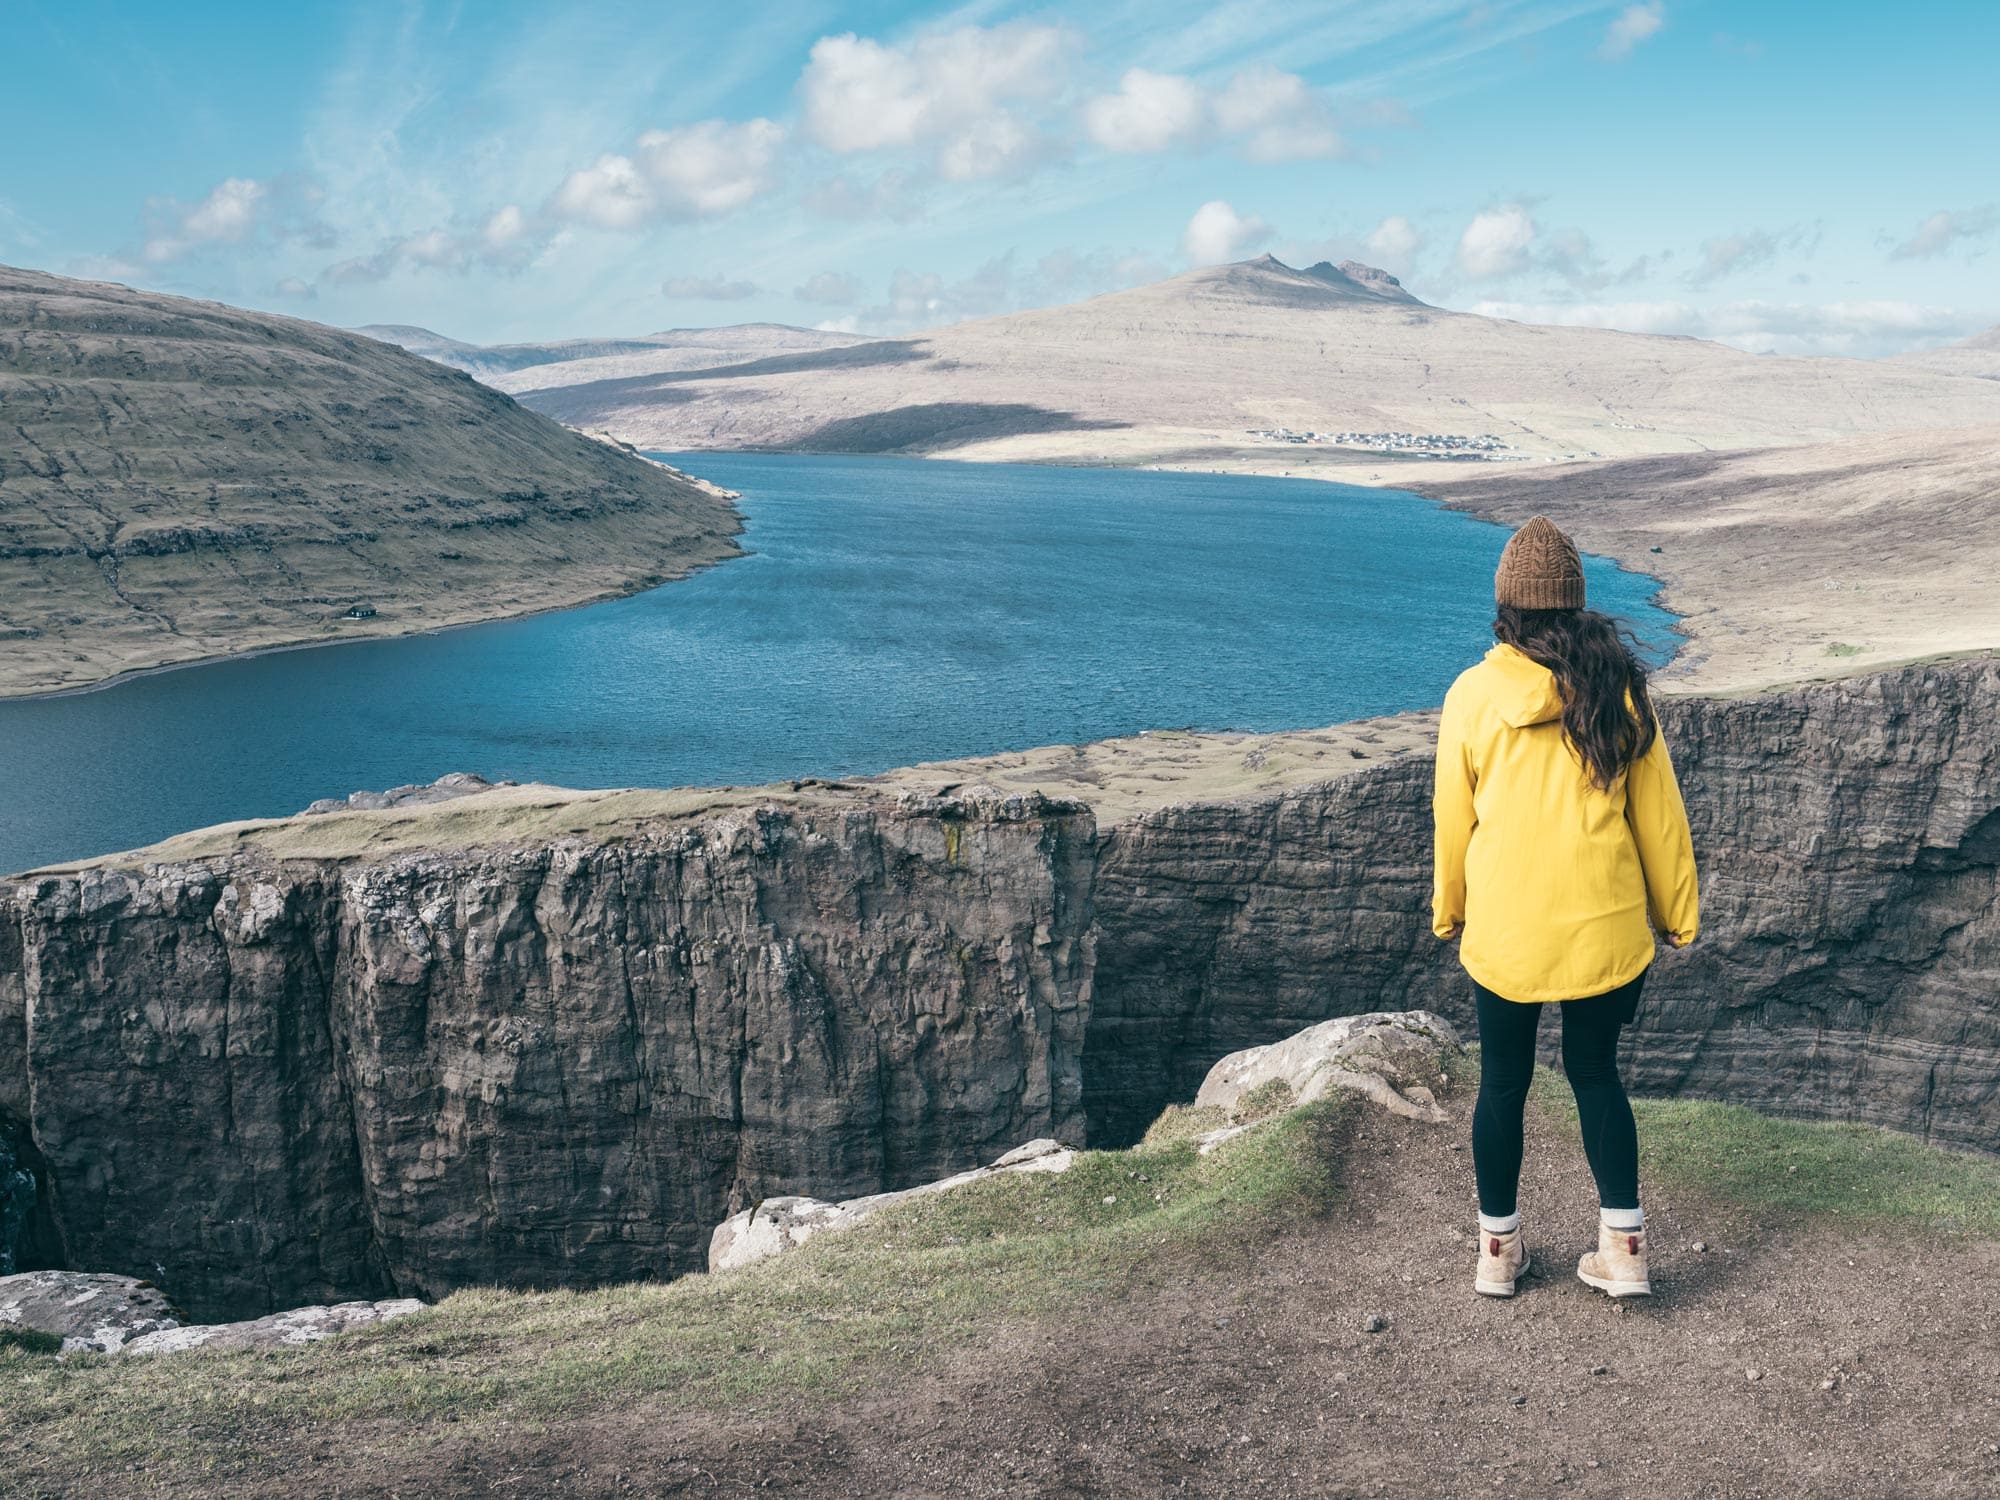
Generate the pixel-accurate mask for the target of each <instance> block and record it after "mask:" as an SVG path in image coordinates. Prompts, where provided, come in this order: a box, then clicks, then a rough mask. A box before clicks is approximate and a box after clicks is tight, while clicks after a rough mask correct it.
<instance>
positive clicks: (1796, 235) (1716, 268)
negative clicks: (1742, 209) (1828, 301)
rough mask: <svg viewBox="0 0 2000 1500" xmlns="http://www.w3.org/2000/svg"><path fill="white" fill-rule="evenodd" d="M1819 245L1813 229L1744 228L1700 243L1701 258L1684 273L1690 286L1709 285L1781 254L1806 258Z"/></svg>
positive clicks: (1800, 227) (1764, 263)
mask: <svg viewBox="0 0 2000 1500" xmlns="http://www.w3.org/2000/svg"><path fill="white" fill-rule="evenodd" d="M1818 242H1819V231H1818V230H1817V229H1816V228H1808V227H1805V226H1800V225H1794V226H1793V227H1791V228H1789V229H1778V230H1771V229H1745V230H1739V231H1737V232H1735V233H1732V234H1721V235H1716V236H1715V237H1714V238H1712V239H1706V240H1703V241H1702V243H1701V259H1700V260H1699V261H1698V262H1697V263H1696V264H1695V266H1694V268H1693V269H1692V270H1690V271H1689V272H1688V273H1687V282H1688V285H1690V286H1700V287H1705V286H1712V285H1713V284H1714V283H1716V282H1718V281H1721V280H1722V279H1723V278H1725V277H1728V276H1734V275H1736V274H1738V273H1739V272H1743V271H1749V270H1754V269H1756V268H1757V267H1759V266H1767V265H1770V264H1771V263H1772V262H1773V261H1775V260H1776V259H1777V258H1778V257H1779V256H1780V255H1781V254H1789V255H1792V256H1795V257H1797V258H1799V259H1807V258H1809V257H1810V256H1811V255H1812V253H1813V250H1814V247H1815V246H1816V245H1817V244H1818Z"/></svg>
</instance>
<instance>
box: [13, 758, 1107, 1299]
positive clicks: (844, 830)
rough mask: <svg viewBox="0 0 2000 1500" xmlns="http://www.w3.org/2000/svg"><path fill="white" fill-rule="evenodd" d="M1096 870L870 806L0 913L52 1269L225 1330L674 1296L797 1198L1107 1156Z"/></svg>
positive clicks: (1016, 820) (40, 1224)
mask: <svg viewBox="0 0 2000 1500" xmlns="http://www.w3.org/2000/svg"><path fill="white" fill-rule="evenodd" d="M1092 832H1093V825H1092V821H1091V818H1090V815H1089V814H1088V813H1087V812H1085V811H1082V810H1080V809H1077V808H1074V807H1070V806H1066V805H1060V804H1050V803H1048V802H1045V801H1044V800H1042V799H1040V798H1034V797H1029V798H1022V797H997V796H996V797H991V798H981V797H979V796H977V795H973V794H968V795H965V796H961V797H957V798H947V799H925V798H914V799H913V798H905V799H902V800H899V801H892V800H889V799H873V800H871V799H864V798H850V799H847V800H846V802H845V803H844V804H833V805H826V806H821V807H816V808H802V807H787V806H783V805H779V804H769V805H764V806H759V807H752V808H748V809H740V810H737V809H732V810H730V811H727V812H725V813H722V814H720V815H716V816H713V817H709V818H706V819H700V820H697V821H693V822H691V823H687V824H682V825H675V826H669V827H667V828H665V829H661V830H656V831H653V832H650V833H647V834H643V835H639V836H635V837H632V838H630V839H629V840H617V841H609V842H605V843H598V844H583V843H579V842H576V841H564V840H557V841H554V842H549V843H544V844H542V845H539V846H536V847H530V848H504V849H487V850H482V851H479V852H478V853H476V854H474V853H470V852H467V851H462V850H461V851H452V852H450V853H447V854H438V853H429V852H415V853H410V854H406V855H403V856H401V857H397V858H392V859H386V860H383V861H380V862H368V863H362V864H357V865H353V866H346V867H343V866H338V865H334V864H331V863H313V864H304V865H279V864H272V863H268V862H264V861H260V860H258V859H256V858H253V857H234V858H230V859H225V860H218V861H209V862H203V863H197V864H190V865H182V866H167V867H154V868H151V869H148V870H145V871H143V872H140V873H131V872H128V871H124V870H109V869H96V870H91V871H89V872H87V873H85V874H83V875H82V876H80V877H63V878H48V879H33V880H29V881H26V882H24V883H20V884H17V885H14V886H11V887H0V892H4V894H0V908H4V910H5V911H6V914H7V915H6V919H5V920H4V921H0V1039H4V1040H0V1047H4V1048H5V1050H6V1054H7V1055H6V1059H5V1062H4V1063H0V1117H6V1118H11V1119H15V1120H21V1121H23V1122H25V1124H26V1127H27V1130H28V1132H29V1133H30V1134H31V1135H32V1137H33V1139H34V1142H35V1144H36V1146H37V1148H38V1151H39V1160H40V1162H41V1164H42V1176H43V1182H44V1185H45V1187H46V1189H47V1191H46V1195H45V1197H44V1199H43V1202H42V1205H41V1207H40V1208H39V1209H38V1210H37V1217H36V1221H35V1223H34V1224H33V1225H32V1226H31V1229H30V1234H29V1237H28V1242H27V1243H28V1254H29V1256H30V1257H31V1258H32V1259H37V1260H39V1261H40V1262H41V1263H44V1264H48V1263H54V1264H67V1265H85V1266H96V1267H109V1268H112V1269H119V1270H136V1271H141V1272H143V1273H145V1274H148V1275H152V1276H155V1277H156V1278H157V1279H159V1280H160V1281H162V1282H163V1283H165V1284H167V1285H169V1286H171V1287H173V1289H174V1292H175V1296H176V1298H177V1299H178V1300H179V1301H180V1302H181V1303H182V1304H183V1305H185V1306H186V1307H187V1308H188V1309H189V1310H190V1311H191V1312H193V1313H194V1314H195V1315H196V1316H198V1317H202V1318H216V1317H241V1316H246V1315H250V1314H255V1313H262V1312H267V1311H271V1310H273V1309H277V1308H284V1307H289V1306H295V1305H298V1304H302V1303H322V1302H327V1303H330V1302H337V1301H345V1300H351V1299H355V1298H367V1299H370V1300H374V1299H379V1298H382V1297H386V1296H390V1295H394V1294H403V1295H410V1294H416V1295H423V1296H435V1295H440V1294H442V1293H444V1292H446V1291H449V1290H450V1289H452V1288H454V1287H459V1286H465V1285H470V1284H479V1283H486V1284H493V1283H499V1284H503V1285H545V1284H547V1283H549V1282H551V1281H557V1280H562V1281H569V1282H604V1281H618V1280H630V1279H636V1278H644V1277H648V1276H670V1275H675V1274H678V1273H680V1272H683V1271H688V1270H697V1269H700V1268H701V1267H702V1265H703V1264H704V1261H705V1254H706V1250H707V1245H708V1237H709V1232H710V1231H711V1230H712V1229H713V1228H714V1226H715V1225H716V1223H717V1222H719V1221H720V1220H722V1219H723V1218H726V1217H727V1216H728V1215H729V1213H730V1212H732V1211H733V1210H734V1209H735V1208H737V1207H738V1206H740V1205H742V1204H745V1203H749V1202H754V1201H757V1200H759V1199H762V1198H766V1197H770V1196H772V1195H774V1194H776V1193H780V1192H783V1191H785V1190H787V1189H789V1188H791V1187H793V1186H794V1185H795V1184H799V1183H804V1182H812V1183H817V1184H823V1185H826V1186H828V1187H831V1188H833V1189H834V1190H835V1191H836V1192H841V1193H860V1192H865V1191H869V1190H874V1189H879V1188H882V1187H896V1186H903V1185H905V1184H909V1183H914V1182H921V1181H925V1180H927V1179H929V1178H932V1177H937V1176H940V1175H942V1174H944V1173H946V1172H949V1171H951V1170H953V1169H955V1168H958V1167H960V1166H962V1165H963V1164H964V1161H965V1158H966V1156H967V1155H973V1156H974V1159H977V1156H978V1155H980V1154H987V1155H991V1154H997V1153H998V1152H999V1151H1001V1150H1004V1149H1005V1148H1006V1147H1008V1146H1010V1145H1012V1144H1014V1143H1015V1142H1018V1141H1020V1140H1022V1139H1024V1138H1027V1137H1031V1136H1036V1135H1047V1134H1062V1135H1068V1136H1070V1137H1071V1138H1080V1136H1081V1134H1082V1130H1083V1118H1082V1110H1081V1090H1080V1080H1079V1076H1078V1071H1077V1070H1078V1061H1079V1058H1080V1056H1081V1053H1082V1023H1083V1012H1082V1003H1083V989H1084V984H1085V978H1086V975H1087V972H1088V962H1087V958H1088V938H1087V935H1086V934H1087V929H1088V923H1089V869H1090V866H1089V857H1090V851H1091V847H1092ZM24 1062H25V1066H23V1063H24ZM31 1081H32V1089H31V1088H30V1083H31ZM156 1267H157V1268H158V1269H157V1270H156V1269H155V1268H156Z"/></svg>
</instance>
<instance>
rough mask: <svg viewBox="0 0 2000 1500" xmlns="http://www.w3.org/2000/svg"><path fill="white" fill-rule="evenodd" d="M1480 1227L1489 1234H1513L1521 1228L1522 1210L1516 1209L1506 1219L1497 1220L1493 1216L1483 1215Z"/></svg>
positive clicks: (1480, 1218) (1480, 1217)
mask: <svg viewBox="0 0 2000 1500" xmlns="http://www.w3.org/2000/svg"><path fill="white" fill-rule="evenodd" d="M1479 1227H1480V1228H1481V1229H1482V1230H1484V1231H1485V1232H1486V1233H1488V1234H1512V1233H1513V1232H1514V1231H1515V1230H1517V1229H1519V1228H1520V1227H1521V1213H1520V1210H1519V1209H1516V1210H1515V1211H1514V1212H1513V1213H1511V1214H1508V1215H1507V1217H1506V1218H1504V1219H1496V1218H1494V1217H1493V1215H1491V1214H1481V1215H1480V1216H1479Z"/></svg>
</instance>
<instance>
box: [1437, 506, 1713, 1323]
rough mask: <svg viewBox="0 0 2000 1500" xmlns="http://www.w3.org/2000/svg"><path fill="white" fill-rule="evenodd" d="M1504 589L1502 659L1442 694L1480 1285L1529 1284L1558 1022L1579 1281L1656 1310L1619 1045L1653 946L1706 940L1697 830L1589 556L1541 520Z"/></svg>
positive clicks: (1505, 574)
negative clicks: (1473, 1039)
mask: <svg viewBox="0 0 2000 1500" xmlns="http://www.w3.org/2000/svg"><path fill="white" fill-rule="evenodd" d="M1493 585H1494V588H1493V591H1494V596H1495V598H1496V600H1497V602H1498V604H1499V612H1498V617H1497V618H1496V619H1495V620H1494V622H1493V634H1494V636H1495V637H1496V638H1497V640H1498V642H1499V644H1497V645H1496V646H1494V647H1493V649H1492V650H1491V651H1489V652H1487V654H1486V657H1485V659H1484V660H1483V661H1481V662H1480V663H1479V664H1478V665H1477V666H1475V667H1472V668H1470V669H1468V670H1467V671H1466V672H1464V673H1463V674H1461V675H1460V677H1459V679H1458V681H1457V682H1455V683H1453V684H1452V688H1451V691H1450V692H1449V693H1448V694H1446V695H1445V700H1444V718H1443V721H1442V723H1441V724H1440V725H1439V729H1438V757H1437V789H1436V795H1435V797H1434V798H1433V801H1432V808H1433V811H1434V813H1435V815H1436V821H1437V876H1436V886H1435V890H1434V893H1433V897H1432V928H1433V930H1434V931H1435V932H1436V933H1437V935H1438V936H1439V937H1441V938H1454V937H1460V936H1461V935H1462V938H1463V940H1462V942H1461V943H1460V946H1459V961H1460V962H1461V963H1463V964H1464V965H1465V969H1466V972H1467V973H1468V974H1470V975H1471V976H1472V989H1473V996H1474V999H1475V1001H1476V1004H1477V1007H1478V1013H1479V1043H1480V1067H1481V1074H1480V1083H1479V1100H1478V1102H1477V1104H1476V1105H1475V1106H1474V1107H1473V1112H1472V1161H1473V1170H1474V1175H1475V1176H1476V1178H1477V1180H1478V1186H1479V1229H1480V1235H1479V1239H1480V1256H1479V1267H1478V1271H1477V1274H1476V1278H1475V1281H1474V1286H1475V1287H1476V1289H1477V1290H1478V1291H1480V1292H1482V1293H1484V1294H1486V1295H1487V1296H1491V1297H1511V1296H1512V1295H1513V1294H1514V1286H1515V1283H1516V1282H1517V1281H1518V1280H1519V1279H1520V1277H1521V1276H1522V1275H1523V1274H1524V1273H1525V1272H1526V1271H1527V1269H1528V1250H1527V1246H1526V1243H1525V1242H1524V1240H1523V1238H1522V1234H1521V1215H1520V1212H1519V1210H1518V1207H1517V1204H1516V1201H1515V1195H1516V1192H1517V1190H1518V1187H1519V1184H1520V1178H1521V1121H1522V1112H1523V1110H1524V1109H1525V1107H1526V1105H1527V1098H1528V1083H1529V1080H1530V1079H1531V1078H1532V1077H1533V1076H1534V1071H1535V1029H1536V1027H1537V1025H1538V1024H1539V1023H1540V1021H1541V1017H1542V1007H1543V1006H1544V1005H1550V1004H1553V1005H1555V1006H1556V1007H1557V1008H1558V1010H1560V1012H1561V1014H1562V1056H1563V1071H1564V1072H1565V1073H1567V1074H1568V1076H1569V1083H1570V1087H1571V1089H1572V1090H1574V1091H1575V1094H1576V1108H1577V1115H1578V1118H1579V1120H1580V1122H1581V1124H1582V1126H1583V1149H1584V1153H1585V1155H1586V1156H1588V1157H1589V1159H1590V1170H1591V1173H1592V1175H1594V1176H1595V1177H1596V1179H1597V1194H1598V1204H1599V1209H1598V1220H1599V1227H1598V1239H1597V1250H1596V1251H1595V1252H1594V1253H1592V1254H1589V1255H1585V1256H1584V1257H1583V1259H1582V1260H1581V1261H1580V1262H1579V1263H1578V1265H1577V1269H1576V1274H1577V1275H1578V1276H1580V1277H1582V1278H1583V1280H1584V1281H1586V1282H1588V1283H1589V1284H1590V1285H1591V1286H1594V1287H1598V1288H1600V1289H1601V1290H1603V1291H1606V1292H1609V1293H1610V1294H1611V1295H1612V1296H1614V1297H1634V1296H1645V1295H1647V1294H1649V1293H1650V1292H1651V1291H1652V1289H1653V1288H1652V1283H1651V1281H1650V1280H1649V1278H1648V1276H1647V1272H1646V1233H1645V1223H1646V1218H1645V1214H1644V1213H1643V1212H1641V1210H1640V1208H1639V1137H1638V1131H1637V1128H1636V1127H1635V1125H1634V1124H1633V1120H1632V1106H1631V1104H1630V1103H1629V1102H1627V1100H1626V1097H1625V1086H1624V1084H1623V1083H1621V1082H1620V1080H1619V1077H1618V1034H1619V1031H1620V1030H1621V1029H1622V1028H1623V1027H1624V1026H1625V1024H1626V1023H1627V1022H1629V1021H1630V1020H1631V1019H1632V1017H1633V1014H1634V1012H1635V1011H1636V1010H1637V1008H1638V1004H1639V991H1640V988H1641V986H1642V985H1644V983H1645V979H1646V967H1647V965H1648V964H1650V963H1651V962H1652V960H1653V929H1654V928H1657V929H1658V930H1659V932H1660V933H1661V934H1662V935H1663V936H1664V937H1665V938H1666V940H1667V941H1668V942H1669V943H1671V944H1672V945H1673V946H1674V947H1676V948H1679V947H1684V946H1686V945H1687V944H1688V943H1689V942H1692V941H1693V939H1694V935H1695V931H1696V928H1697V926H1698V913H1697V903H1696V891H1695V867H1694V849H1693V845H1692V843H1691V841H1690V839H1689V836H1688V823H1687V812H1686V809H1685V808H1684V807H1683V806H1682V804H1681V793H1680V787H1679V786H1678V784H1676V782H1675V780H1674V768H1673V765H1672V763H1671V762H1670V761H1669V760H1668V758H1667V746H1666V741H1665V740H1664V739H1662V738H1661V735H1660V729H1659V724H1658V721H1657V720H1655V718H1654V717H1653V707H1652V704H1651V702H1650V701H1649V700H1648V698H1647V696H1646V671H1645V668H1644V667H1642V666H1641V665H1640V664H1639V662H1638V660H1637V659H1636V658H1635V657H1634V656H1633V655H1632V653H1631V651H1630V650H1628V649H1627V647H1626V645H1625V642H1624V640H1623V639H1621V637H1620V635H1619V632H1618V629H1617V627H1616V626H1615V625H1614V624H1613V622H1612V621H1611V620H1609V619H1607V618H1606V617H1605V616H1603V615H1600V614H1595V613H1593V612H1592V611H1590V610H1588V609H1585V608H1584V589H1583V562H1582V559H1581V558H1580V557H1578V555H1577V550H1576V546H1575V544H1574V543H1572V542H1571V541H1570V539H1569V538H1568V537H1567V536H1565V535H1564V534H1563V533H1562V532H1561V531H1560V530H1559V529H1558V528H1557V527H1556V526H1555V524H1554V523H1553V522H1551V521H1549V520H1548V519H1547V518H1546V517H1544V516H1537V517H1535V518H1534V519H1533V520H1532V521H1530V522H1529V523H1528V524H1527V525H1526V526H1523V527H1522V528H1521V529H1520V530H1519V531H1518V532H1516V533H1515V534H1514V537H1513V539H1512V540H1510V541H1509V542H1508V543H1507V549H1506V551H1505V552H1503V553H1502V554H1501V556H1500V570H1499V572H1498V573H1497V574H1496V575H1495V577H1494V580H1493ZM1649 918H1650V925H1649Z"/></svg>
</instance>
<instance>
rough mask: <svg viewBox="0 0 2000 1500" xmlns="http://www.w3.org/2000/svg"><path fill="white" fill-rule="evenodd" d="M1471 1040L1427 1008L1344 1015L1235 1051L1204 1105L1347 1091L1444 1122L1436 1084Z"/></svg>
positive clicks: (1215, 1071) (1207, 1087)
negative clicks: (1260, 1095)
mask: <svg viewBox="0 0 2000 1500" xmlns="http://www.w3.org/2000/svg"><path fill="white" fill-rule="evenodd" d="M1462 1045H1463V1044H1462V1043H1461V1042H1460V1041H1459V1039H1458V1033H1457V1032H1456V1031H1454V1030H1452V1027H1451V1023H1450V1022H1449V1021H1447V1020H1445V1018H1444V1017H1443V1016H1438V1015H1433V1014H1432V1013H1431V1012H1429V1011H1427V1010H1411V1011H1398V1012H1394V1013H1383V1012H1374V1013H1371V1014H1369V1015H1363V1016H1341V1017H1339V1018H1337V1019H1335V1020H1332V1021H1322V1022H1320V1023H1319V1025H1317V1026H1308V1027H1307V1028H1306V1029H1305V1030H1304V1031H1301V1032H1299V1033H1298V1034H1297V1035H1295V1036H1289V1037H1286V1038H1285V1039H1284V1040H1283V1041H1282V1042H1272V1043H1270V1044H1269V1045H1267V1046H1263V1047H1246V1048H1244V1049H1243V1050H1242V1051H1241V1052H1232V1053H1230V1054H1229V1056H1227V1057H1225V1058H1223V1059H1222V1060H1221V1061H1220V1062H1218V1063H1217V1064H1216V1065H1215V1066H1214V1067H1212V1068H1210V1069H1209V1070H1208V1076H1207V1077H1206V1078H1204V1079H1203V1080H1202V1081H1201V1089H1200V1090H1199V1092H1197V1093H1196V1094H1195V1096H1194V1104H1195V1108H1196V1109H1220V1110H1233V1109H1236V1108H1238V1107H1239V1106H1240V1105H1241V1103H1242V1102H1243V1100H1244V1099H1245V1098H1246V1097H1247V1096H1250V1095H1253V1094H1255V1093H1256V1092H1257V1091H1258V1090H1259V1089H1268V1088H1281V1089H1282V1090H1283V1093H1284V1097H1285V1098H1286V1099H1287V1100H1289V1101H1290V1102H1291V1103H1292V1105H1293V1106H1295V1107H1296V1106H1299V1105H1306V1104H1311V1103H1314V1102H1315V1101H1317V1100H1320V1099H1324V1098H1325V1097H1326V1096H1327V1095H1328V1094H1331V1093H1335V1092H1343V1091H1344V1092H1347V1093H1353V1094H1359V1095H1361V1096H1362V1097H1363V1098H1364V1099H1368V1100H1371V1101H1372V1102H1374V1103H1375V1104H1377V1105H1379V1106H1380V1107H1381V1108H1383V1109H1386V1110H1387V1111H1389V1113H1390V1114H1392V1115H1401V1116H1403V1118H1405V1119H1407V1120H1422V1121H1424V1122H1425V1123H1426V1124H1429V1125H1442V1124H1443V1123H1444V1120H1445V1113H1444V1111H1443V1110H1442V1109H1440V1108H1439V1107H1438V1102H1437V1096H1436V1094H1434V1093H1433V1092H1432V1091H1431V1088H1430V1083H1431V1082H1432V1081H1434V1080H1435V1078H1436V1075H1437V1073H1438V1072H1439V1070H1440V1068H1441V1067H1442V1065H1443V1063H1444V1060H1445V1059H1446V1058H1447V1057H1449V1056H1450V1055H1451V1054H1453V1053H1456V1052H1457V1051H1458V1050H1459V1049H1460V1047H1461V1046H1462Z"/></svg>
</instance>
